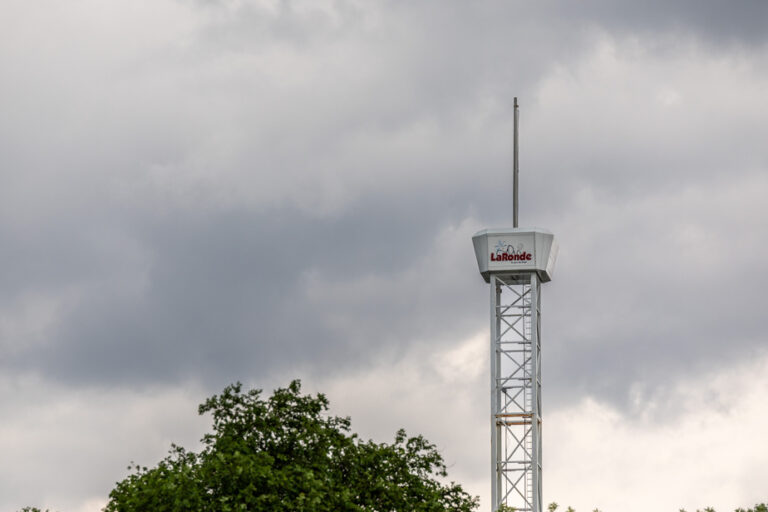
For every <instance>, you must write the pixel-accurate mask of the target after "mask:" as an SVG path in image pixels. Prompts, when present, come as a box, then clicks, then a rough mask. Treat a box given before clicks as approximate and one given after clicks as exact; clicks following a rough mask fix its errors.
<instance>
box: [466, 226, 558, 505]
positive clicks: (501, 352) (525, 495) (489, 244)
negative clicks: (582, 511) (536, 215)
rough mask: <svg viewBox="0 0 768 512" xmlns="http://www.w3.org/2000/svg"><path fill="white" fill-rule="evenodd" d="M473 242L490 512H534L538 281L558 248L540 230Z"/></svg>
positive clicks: (537, 494)
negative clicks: (485, 298) (507, 510)
mask: <svg viewBox="0 0 768 512" xmlns="http://www.w3.org/2000/svg"><path fill="white" fill-rule="evenodd" d="M472 240H473V242H474V245H475V255H476V256H477V262H478V266H479V268H480V273H481V274H482V276H483V277H484V278H485V280H486V281H488V282H489V283H490V285H491V286H490V292H491V297H490V298H491V301H490V302H491V304H490V306H491V307H490V312H491V315H490V320H491V329H490V330H491V339H490V341H491V343H490V355H491V418H490V419H491V472H492V480H491V500H492V503H491V504H492V511H496V510H498V509H499V507H500V506H501V505H506V506H509V507H514V509H515V510H516V511H518V512H522V511H526V512H541V510H542V486H541V476H542V464H541V337H540V331H541V317H540V312H541V283H542V282H547V281H549V280H550V279H551V272H552V269H553V266H554V262H555V259H556V256H557V244H556V243H555V240H554V236H553V235H552V234H551V233H548V232H546V231H544V230H540V229H518V228H513V229H506V230H483V231H480V232H479V233H477V234H476V235H475V236H474V237H473V238H472Z"/></svg>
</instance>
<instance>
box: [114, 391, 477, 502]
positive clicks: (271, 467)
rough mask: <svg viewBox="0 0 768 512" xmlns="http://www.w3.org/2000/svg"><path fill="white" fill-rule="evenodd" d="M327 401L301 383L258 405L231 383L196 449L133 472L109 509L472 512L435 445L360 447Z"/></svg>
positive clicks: (212, 408)
mask: <svg viewBox="0 0 768 512" xmlns="http://www.w3.org/2000/svg"><path fill="white" fill-rule="evenodd" d="M327 410H328V401H327V399H326V398H325V397H324V396H323V395H316V396H310V395H302V394H301V387H300V383H299V381H294V382H292V383H291V384H290V386H288V387H287V388H284V389H278V390H276V391H275V392H274V394H273V395H272V396H271V397H270V398H268V399H263V398H262V396H261V391H260V390H251V391H247V392H244V391H243V390H242V386H241V384H239V383H237V384H234V385H231V386H228V387H227V388H225V389H224V391H223V392H222V393H221V394H220V395H216V396H213V397H211V398H209V399H208V400H206V401H205V402H204V403H203V404H202V405H200V408H199V413H200V414H211V416H212V418H213V428H212V432H211V433H209V434H206V435H205V437H204V438H203V439H202V442H203V449H202V450H201V451H200V453H195V452H191V451H187V450H185V449H184V448H182V447H180V446H175V445H174V446H172V448H171V450H170V452H169V454H168V456H167V457H166V458H165V459H163V460H162V461H160V462H159V463H158V464H157V466H155V467H152V468H147V467H143V466H139V465H131V466H129V470H131V471H132V473H131V474H130V475H129V476H128V477H127V478H125V479H124V480H123V481H121V482H118V483H117V485H116V487H115V488H114V489H113V490H112V492H111V493H110V495H109V502H108V504H107V506H106V508H105V509H104V510H105V512H146V511H147V510H152V511H155V512H165V511H167V512H180V511H200V512H230V511H232V512H234V511H249V512H250V511H270V512H289V511H290V512H325V511H328V512H331V511H333V512H344V511H348V512H384V511H387V512H394V511H403V512H405V511H408V512H411V511H413V512H438V511H439V512H444V511H450V512H469V511H472V510H475V509H476V508H477V498H474V497H472V496H470V495H468V494H467V493H466V492H465V491H464V490H463V489H462V488H461V486H460V485H458V484H454V483H450V484H447V483H444V481H443V479H444V478H445V477H446V468H445V464H444V462H443V459H442V456H441V455H440V453H439V452H438V451H437V449H436V448H435V446H434V445H433V444H431V443H429V442H428V441H427V440H425V439H424V438H423V437H421V436H416V437H408V436H407V435H406V434H405V432H404V431H402V430H400V431H398V432H397V434H396V435H395V439H394V442H393V443H391V444H387V443H375V442H373V441H363V440H361V439H360V438H359V437H358V436H357V435H356V434H354V433H351V432H350V421H349V418H341V417H336V416H330V415H328V414H327Z"/></svg>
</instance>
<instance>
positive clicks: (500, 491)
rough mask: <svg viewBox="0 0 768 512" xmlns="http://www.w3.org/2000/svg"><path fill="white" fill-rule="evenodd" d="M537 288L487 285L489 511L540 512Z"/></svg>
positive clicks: (504, 282)
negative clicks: (489, 315) (504, 509)
mask: <svg viewBox="0 0 768 512" xmlns="http://www.w3.org/2000/svg"><path fill="white" fill-rule="evenodd" d="M539 288H540V285H539V281H538V279H537V276H536V274H533V273H531V274H522V275H514V276H506V277H500V276H493V277H492V280H491V422H492V439H491V444H492V458H493V468H492V469H493V473H494V475H493V477H494V478H493V484H492V498H493V510H494V511H495V510H497V509H498V507H499V506H500V505H502V504H505V505H508V506H510V507H514V508H515V510H517V511H521V512H522V511H529V512H540V511H541V379H540V374H541V358H540V357H539V353H540V349H541V343H540V340H539V296H540V293H539Z"/></svg>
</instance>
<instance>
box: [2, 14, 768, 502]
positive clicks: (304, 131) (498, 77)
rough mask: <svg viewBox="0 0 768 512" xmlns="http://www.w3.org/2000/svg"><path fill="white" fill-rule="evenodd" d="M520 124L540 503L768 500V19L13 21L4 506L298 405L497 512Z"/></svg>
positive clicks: (106, 481) (63, 494) (7, 97)
mask: <svg viewBox="0 0 768 512" xmlns="http://www.w3.org/2000/svg"><path fill="white" fill-rule="evenodd" d="M515 96H517V97H518V98H519V101H520V104H521V114H520V119H521V120H520V126H521V132H520V143H521V155H520V167H521V175H520V182H521V194H520V195H521V204H520V219H521V225H531V226H539V227H543V228H546V229H549V230H550V231H552V232H554V233H555V234H556V236H557V237H558V239H559V241H560V246H561V251H560V257H559V261H558V268H557V269H556V273H555V276H554V280H553V281H552V282H551V283H549V284H547V285H545V287H544V290H543V305H542V307H543V316H542V321H543V327H542V332H543V336H542V345H543V399H544V497H545V501H546V502H550V501H557V502H558V503H560V504H561V505H563V506H565V505H567V504H570V505H572V506H574V507H575V508H576V509H577V510H578V511H579V512H583V511H585V510H592V509H593V508H595V507H599V508H600V509H601V510H603V511H604V512H609V511H613V512H640V511H641V510H642V511H646V510H658V511H664V510H667V511H676V510H678V509H679V508H681V507H686V508H688V509H695V508H696V507H699V508H702V507H704V506H707V505H712V506H715V507H717V508H718V510H719V511H720V512H722V511H727V510H732V509H733V508H735V507H736V506H747V505H751V504H753V503H754V502H756V501H765V500H768V490H767V487H766V482H768V441H766V438H765V432H764V431H765V425H766V424H768V409H767V408H766V404H767V403H768V343H767V342H768V339H767V338H768V335H767V334H766V329H767V328H768V314H766V313H765V308H766V305H768V297H766V290H767V289H768V261H767V260H766V258H765V254H766V253H768V144H767V143H766V140H768V136H767V135H766V134H767V133H768V3H766V2H763V1H760V0H754V1H736V2H715V1H698V0H697V1H693V0H690V1H669V0H667V1H655V0H654V1H649V2H640V3H638V2H613V1H605V0H603V1H601V0H587V1H581V2H566V1H562V2H555V1H539V2H516V1H511V0H498V1H493V0H488V1H485V0H480V1H471V2H468V1H459V0H440V1H437V0H435V1H417V2H413V1H398V0H394V1H389V2H384V1H376V0H292V1H289V0H262V1H260V0H152V1H149V0H142V1H130V2H128V1H121V2H118V1H113V0H107V1H105V0H72V1H68V2H60V1H56V0H38V1H36V2H30V1H28V0H2V3H0V113H1V114H0V262H1V264H0V418H2V419H0V454H2V455H0V459H1V460H2V464H0V510H15V509H16V508H19V507H21V506H24V505H36V506H47V507H55V508H56V509H57V510H60V511H61V512H95V511H98V510H99V509H100V507H102V506H103V505H104V503H105V502H106V497H107V495H108V493H109V490H110V489H111V488H112V487H113V485H114V483H115V482H116V481H117V480H120V479H122V478H124V477H125V476H126V474H127V472H126V466H127V464H128V463H129V462H130V461H136V462H139V463H141V464H143V465H152V464H154V463H156V462H157V461H158V460H159V459H160V458H162V457H163V456H164V454H165V453H166V451H167V449H168V448H169V446H170V443H171V442H176V443H179V444H182V445H185V446H187V447H189V448H195V447H196V446H198V444H197V442H198V440H199V439H200V437H201V436H202V435H203V433H204V432H205V431H206V429H207V425H208V419H207V418H198V417H197V415H196V406H197V404H198V403H200V402H201V401H202V400H204V399H205V398H206V397H207V396H209V395H211V394H213V393H216V392H218V391H220V390H221V389H222V388H223V386H225V385H226V384H228V383H231V382H234V381H236V380H241V381H243V382H244V383H246V384H247V385H249V386H253V387H258V388H265V389H267V390H271V389H273V388H275V387H277V386H283V385H286V384H287V383H288V382H289V381H290V380H292V379H294V378H301V379H302V380H303V382H304V386H305V389H306V390H308V391H312V392H316V391H322V392H325V393H326V394H327V395H328V396H329V398H330V400H331V403H332V409H333V412H334V413H336V414H340V415H345V416H346V415H349V416H351V417H352V422H353V428H354V429H355V430H357V431H359V432H360V433H361V434H362V435H364V436H367V437H374V438H376V439H377V440H381V441H385V440H390V439H391V438H392V436H393V434H394V432H395V431H396V430H397V429H398V428H400V427H404V428H406V429H407V430H408V431H409V432H411V433H414V434H415V433H422V434H424V435H426V436H427V437H428V438H429V439H430V440H432V441H433V442H435V443H436V444H437V445H438V446H439V447H440V449H441V451H442V452H443V454H444V456H445V458H446V461H447V462H448V464H449V466H450V467H449V474H450V475H451V477H452V478H454V479H456V480H458V481H460V482H462V483H464V484H465V487H466V488H467V489H468V490H469V491H470V492H472V493H473V494H477V495H480V496H481V497H482V498H483V500H484V502H483V508H482V509H481V510H482V511H483V512H485V511H486V510H487V509H488V507H489V504H488V500H487V496H488V494H489V492H490V471H489V469H488V467H489V457H490V453H489V452H490V450H489V442H488V441H489V429H490V427H489V425H488V421H487V418H488V410H487V407H488V400H487V396H488V376H487V372H488V369H489V362H488V361H487V344H488V343H489V340H488V337H489V334H488V292H487V288H486V286H487V285H486V284H485V283H484V282H483V280H482V278H481V277H480V276H479V274H478V273H477V268H476V262H475V259H474V254H473V250H472V243H471V236H472V234H473V233H475V232H476V231H477V230H479V229H482V228H485V227H497V226H504V225H509V224H510V223H511V215H512V206H511V200H510V198H511V161H512V158H511V153H512V151H511V147H512V143H511V141H512V103H513V98H514V97H515Z"/></svg>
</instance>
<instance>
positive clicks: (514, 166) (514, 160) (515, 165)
mask: <svg viewBox="0 0 768 512" xmlns="http://www.w3.org/2000/svg"><path fill="white" fill-rule="evenodd" d="M519 117H520V111H519V110H518V106H517V96H515V115H514V118H515V122H514V128H513V131H512V133H513V135H512V137H513V138H514V149H513V151H512V209H513V213H512V227H514V228H516V227H517V226H518V225H517V205H518V204H519V200H518V194H517V189H518V187H517V175H518V173H519V171H520V167H519V162H518V159H517V157H518V151H519V148H518V145H517V124H518V118H519Z"/></svg>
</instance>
